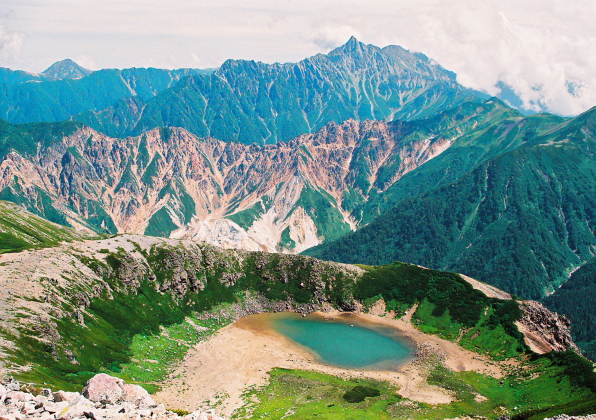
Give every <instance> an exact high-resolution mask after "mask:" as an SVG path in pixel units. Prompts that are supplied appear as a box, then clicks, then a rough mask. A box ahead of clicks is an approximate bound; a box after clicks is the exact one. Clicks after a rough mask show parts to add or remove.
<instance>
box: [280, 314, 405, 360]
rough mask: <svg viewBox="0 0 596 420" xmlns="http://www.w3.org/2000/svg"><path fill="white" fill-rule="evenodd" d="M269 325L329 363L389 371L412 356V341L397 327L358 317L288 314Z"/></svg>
mask: <svg viewBox="0 0 596 420" xmlns="http://www.w3.org/2000/svg"><path fill="white" fill-rule="evenodd" d="M270 325H271V327H272V328H273V329H274V330H275V331H277V332H278V333H281V334H283V335H284V336H286V337H288V338H289V339H291V340H292V341H294V342H296V343H298V344H299V345H301V346H303V347H305V348H306V349H308V350H309V351H311V352H312V353H314V355H315V357H316V358H317V359H318V361H319V362H321V363H326V364H329V365H334V366H338V367H342V368H348V369H383V370H386V369H392V368H395V367H398V366H399V365H401V364H404V363H406V362H408V361H410V360H411V359H412V358H413V349H414V347H413V345H412V343H411V342H410V341H409V340H408V339H406V338H405V337H403V336H402V335H400V334H399V332H398V331H397V330H395V329H393V328H389V327H385V326H377V325H374V324H372V323H362V322H360V320H358V318H357V317H349V316H348V317H341V318H339V319H330V320H327V319H323V318H321V317H315V316H308V317H301V316H299V315H296V314H285V315H284V316H276V317H273V318H272V319H270Z"/></svg>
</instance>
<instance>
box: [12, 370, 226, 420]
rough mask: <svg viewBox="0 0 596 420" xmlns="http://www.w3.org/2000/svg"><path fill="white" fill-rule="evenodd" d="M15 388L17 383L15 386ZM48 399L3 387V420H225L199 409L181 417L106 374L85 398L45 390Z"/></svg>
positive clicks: (92, 382) (137, 388)
mask: <svg viewBox="0 0 596 420" xmlns="http://www.w3.org/2000/svg"><path fill="white" fill-rule="evenodd" d="M12 384H13V385H14V384H15V383H14V382H12ZM43 392H44V394H45V395H37V396H35V395H32V394H30V393H27V392H22V391H19V390H16V389H14V386H13V387H12V388H11V389H7V387H5V386H4V385H0V418H1V419H7V420H25V419H39V420H50V419H63V420H71V419H72V420H78V419H81V420H82V419H85V420H87V419H96V420H101V419H122V420H124V419H169V420H176V419H184V420H225V419H224V418H223V417H219V416H217V415H216V414H215V413H214V412H213V411H212V410H205V409H197V410H196V411H194V412H193V413H191V414H188V415H186V416H183V417H180V416H179V415H178V414H176V413H173V412H171V411H168V410H166V408H165V407H164V406H163V405H162V404H159V405H158V404H157V403H155V401H153V398H151V396H150V395H149V393H148V392H147V391H146V390H145V389H144V388H143V387H141V386H139V385H131V384H127V383H125V382H124V381H123V380H122V379H120V378H114V377H113V376H109V375H107V374H104V373H100V374H98V375H95V376H94V377H93V378H91V379H90V380H89V382H87V384H86V385H85V388H84V389H83V395H81V394H79V393H78V392H65V391H57V392H54V393H52V392H50V391H49V390H43Z"/></svg>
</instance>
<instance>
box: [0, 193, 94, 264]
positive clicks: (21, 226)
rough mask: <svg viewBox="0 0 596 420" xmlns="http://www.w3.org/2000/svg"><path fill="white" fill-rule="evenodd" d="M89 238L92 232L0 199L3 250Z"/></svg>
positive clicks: (0, 250) (8, 250) (0, 229)
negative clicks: (40, 215)
mask: <svg viewBox="0 0 596 420" xmlns="http://www.w3.org/2000/svg"><path fill="white" fill-rule="evenodd" d="M88 238H91V235H89V234H86V233H84V232H79V231H76V230H74V229H72V228H68V227H66V226H61V225H58V224H56V223H52V222H49V221H47V220H45V219H42V218H41V217H39V216H36V215H34V214H32V213H29V212H28V211H27V210H25V209H23V208H22V207H20V206H18V205H16V204H13V203H9V202H7V201H0V253H4V252H18V251H22V250H24V249H30V248H38V247H44V246H55V245H59V244H60V242H62V241H76V240H81V239H88Z"/></svg>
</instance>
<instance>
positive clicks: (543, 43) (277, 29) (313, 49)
mask: <svg viewBox="0 0 596 420" xmlns="http://www.w3.org/2000/svg"><path fill="white" fill-rule="evenodd" d="M595 22H596V1H595V0H366V1H354V0H251V1H246V0H244V1H242V0H177V1H171V0H2V2H1V3H0V67H9V68H12V69H21V70H26V71H30V72H41V71H43V70H45V69H46V68H47V67H49V66H50V65H51V64H52V63H54V62H56V61H59V60H62V59H65V58H71V59H73V60H74V61H76V62H77V63H79V64H80V65H82V66H83V67H86V68H89V69H92V70H97V69H100V68H128V67H159V68H181V67H192V68H212V67H217V66H219V65H221V64H222V63H223V62H224V61H225V60H226V59H230V58H232V59H252V60H258V61H263V62H266V63H274V62H296V61H299V60H301V59H303V58H306V57H309V56H312V55H314V54H317V53H326V52H329V51H330V50H331V49H333V48H335V47H337V46H340V45H342V44H344V43H345V42H346V41H347V40H348V39H349V38H350V36H352V35H353V36H355V37H356V38H357V39H358V40H360V41H362V42H365V43H367V44H374V45H377V46H379V47H383V46H386V45H390V44H395V45H401V46H402V47H404V48H407V49H409V50H411V51H419V52H423V53H424V54H426V55H427V56H429V57H431V58H432V59H434V60H436V61H437V62H438V63H440V64H441V65H442V66H443V67H445V68H447V69H449V70H452V71H454V72H455V73H457V74H458V81H459V82H460V83H462V84H463V85H465V86H468V87H471V88H474V89H479V90H483V91H486V92H487V93H489V94H492V95H494V94H497V93H498V92H499V88H498V87H497V83H498V82H499V81H501V82H504V83H506V84H508V85H509V86H511V87H512V88H513V89H514V90H515V92H516V93H517V94H518V95H519V96H520V97H521V99H522V100H523V101H524V103H525V106H526V107H527V108H530V109H532V108H533V107H534V108H535V109H536V110H538V109H539V107H538V106H537V105H536V104H542V106H543V107H544V108H546V109H548V110H549V111H551V112H554V113H558V114H562V115H577V114H579V113H581V112H583V111H585V110H587V109H589V108H591V107H593V106H596V84H595V83H594V82H595V81H596V53H595V52H596V23H595Z"/></svg>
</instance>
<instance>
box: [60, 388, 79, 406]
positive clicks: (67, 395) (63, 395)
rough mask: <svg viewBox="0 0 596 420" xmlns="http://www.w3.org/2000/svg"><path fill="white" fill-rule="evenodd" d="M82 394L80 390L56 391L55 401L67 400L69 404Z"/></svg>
mask: <svg viewBox="0 0 596 420" xmlns="http://www.w3.org/2000/svg"><path fill="white" fill-rule="evenodd" d="M80 396H81V394H79V393H78V392H66V391H58V392H54V401H56V402H62V401H67V402H68V403H69V404H72V402H73V401H74V400H76V399H77V398H79V397H80Z"/></svg>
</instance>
